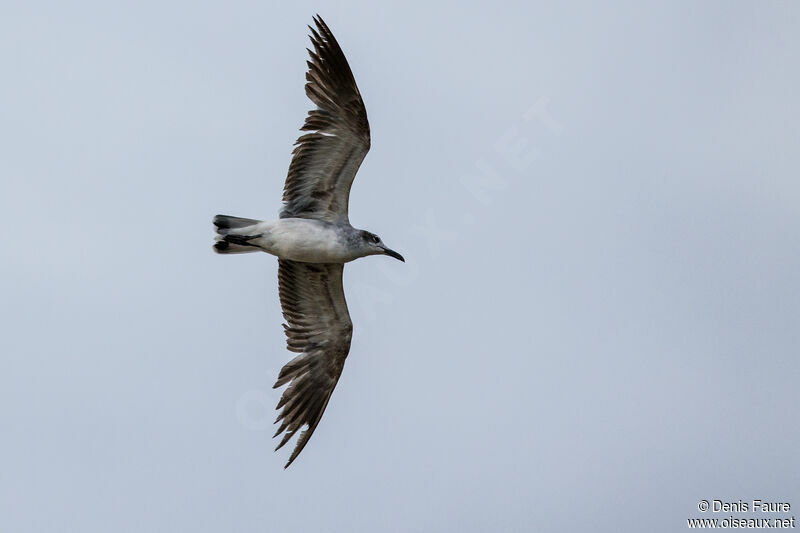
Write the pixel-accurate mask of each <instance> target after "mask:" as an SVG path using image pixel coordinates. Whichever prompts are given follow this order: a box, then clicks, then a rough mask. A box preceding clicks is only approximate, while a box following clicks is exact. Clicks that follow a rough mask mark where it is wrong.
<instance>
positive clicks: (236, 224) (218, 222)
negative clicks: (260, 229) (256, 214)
mask: <svg viewBox="0 0 800 533" xmlns="http://www.w3.org/2000/svg"><path fill="white" fill-rule="evenodd" d="M259 222H261V221H260V220H255V219H252V218H241V217H232V216H230V215H217V216H215V217H214V225H215V226H216V227H217V231H218V232H220V230H229V229H239V228H246V227H247V226H253V225H255V224H258V223H259ZM220 233H222V232H220Z"/></svg>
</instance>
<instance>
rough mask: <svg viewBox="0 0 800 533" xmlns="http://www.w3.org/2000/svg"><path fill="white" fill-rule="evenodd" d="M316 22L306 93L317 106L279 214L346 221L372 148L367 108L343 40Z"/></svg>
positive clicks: (294, 155)
mask: <svg viewBox="0 0 800 533" xmlns="http://www.w3.org/2000/svg"><path fill="white" fill-rule="evenodd" d="M314 22H315V23H316V25H317V29H316V30H315V29H314V28H311V27H310V26H309V29H310V30H311V42H312V43H313V45H314V51H313V52H312V51H311V50H309V51H308V53H309V54H310V55H311V61H308V72H307V73H306V80H307V82H308V83H306V95H308V97H309V98H310V99H311V101H312V102H314V103H315V104H316V105H317V108H316V109H313V110H311V111H309V112H308V117H306V121H305V124H303V127H302V128H301V130H303V131H309V132H311V133H306V134H305V135H302V136H301V137H300V138H299V139H297V143H295V148H294V151H293V152H292V162H291V164H290V165H289V175H288V176H287V177H286V184H285V186H284V189H283V202H284V206H283V210H282V211H281V218H288V217H300V218H315V219H320V220H325V221H328V222H337V221H348V218H347V204H348V201H349V198H350V186H351V185H352V184H353V178H355V176H356V172H358V167H359V166H361V162H362V161H363V160H364V157H365V156H366V155H367V152H368V151H369V143H370V138H369V122H368V121H367V110H366V109H365V108H364V102H363V101H362V100H361V93H359V92H358V87H357V86H356V80H355V78H353V73H352V72H351V71H350V66H349V65H348V64H347V59H345V57H344V53H343V52H342V49H341V48H339V43H337V42H336V39H335V38H334V36H333V34H332V33H331V30H330V29H329V28H328V26H327V25H326V24H325V22H324V21H323V20H322V19H321V18H320V17H319V15H317V16H316V17H315V18H314Z"/></svg>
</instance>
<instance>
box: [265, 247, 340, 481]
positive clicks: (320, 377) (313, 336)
mask: <svg viewBox="0 0 800 533" xmlns="http://www.w3.org/2000/svg"><path fill="white" fill-rule="evenodd" d="M343 271H344V265H342V264H336V263H299V262H296V261H287V260H284V259H281V260H279V261H278V290H279V293H280V297H281V307H282V308H283V317H284V318H285V319H286V324H284V325H283V327H284V329H285V330H286V343H287V347H288V348H289V350H290V351H292V352H298V353H299V354H300V355H298V356H297V357H295V358H294V359H292V360H291V361H289V362H288V363H286V365H285V366H284V367H283V368H282V369H281V372H280V374H279V375H278V381H277V382H275V387H276V388H277V387H280V386H282V385H285V384H287V383H289V387H288V388H287V389H286V390H285V391H284V392H283V396H281V400H280V402H278V407H277V409H281V408H282V410H281V412H280V414H279V415H278V418H277V420H275V423H276V424H277V423H278V422H280V426H279V427H278V431H276V432H275V435H274V436H275V437H277V436H278V435H280V434H281V433H284V435H283V438H282V440H281V442H280V444H278V446H277V448H275V449H276V450H278V449H279V448H280V447H281V446H283V445H284V444H286V443H287V442H288V441H289V439H291V438H292V437H293V436H294V435H295V434H296V433H297V431H298V430H300V428H302V427H303V426H304V425H306V426H308V429H306V430H305V431H303V432H302V433H301V435H300V438H299V439H298V440H297V445H296V446H295V448H294V451H293V452H292V455H291V456H290V457H289V462H287V463H286V466H285V467H284V468H286V467H288V466H289V465H290V464H292V461H294V460H295V458H296V457H297V455H298V454H299V453H300V452H301V451H302V450H303V448H304V447H305V445H306V443H307V442H308V439H310V438H311V435H312V434H313V433H314V430H315V429H316V428H317V424H319V421H320V419H321V418H322V414H323V413H324V412H325V407H327V406H328V400H330V398H331V394H332V393H333V389H334V387H336V383H337V382H338V381H339V376H340V375H341V374H342V368H343V367H344V361H345V359H346V358H347V353H348V352H349V351H350V339H351V337H352V334H353V323H352V322H351V321H350V313H348V311H347V302H346V301H345V298H344V289H343V288H342V272H343Z"/></svg>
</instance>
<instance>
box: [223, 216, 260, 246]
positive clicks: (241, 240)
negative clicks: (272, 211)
mask: <svg viewBox="0 0 800 533" xmlns="http://www.w3.org/2000/svg"><path fill="white" fill-rule="evenodd" d="M259 222H260V221H259V220H255V219H252V218H241V217H232V216H228V215H217V216H215V217H214V225H215V226H216V227H217V236H216V242H215V243H214V251H215V252H217V253H218V254H242V253H247V252H257V251H259V250H260V248H258V247H257V246H251V245H250V244H249V243H248V241H250V239H254V238H256V237H259V236H260V235H257V234H256V235H248V234H247V231H246V230H247V228H249V227H250V226H255V225H256V224H258V223H259ZM253 229H255V228H253Z"/></svg>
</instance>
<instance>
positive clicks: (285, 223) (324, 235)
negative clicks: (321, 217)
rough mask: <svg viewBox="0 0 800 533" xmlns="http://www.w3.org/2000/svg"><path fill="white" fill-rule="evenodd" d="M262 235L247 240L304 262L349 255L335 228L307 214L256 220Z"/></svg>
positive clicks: (343, 259)
mask: <svg viewBox="0 0 800 533" xmlns="http://www.w3.org/2000/svg"><path fill="white" fill-rule="evenodd" d="M259 226H261V228H260V230H261V231H262V233H263V236H262V237H259V238H258V239H253V240H252V241H250V242H251V243H252V244H257V245H258V246H259V247H260V248H261V249H262V250H264V251H265V252H267V253H270V254H272V255H275V256H278V257H280V258H281V259H289V260H291V261H302V262H305V263H345V262H347V261H351V260H352V259H354V258H353V257H350V255H351V254H349V253H348V250H347V247H346V245H345V243H344V242H342V239H341V238H340V235H339V233H338V232H337V231H336V228H335V227H334V226H332V225H330V224H327V223H325V222H320V221H318V220H310V219H306V218H282V219H279V220H276V221H274V222H262V223H261V224H259Z"/></svg>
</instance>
